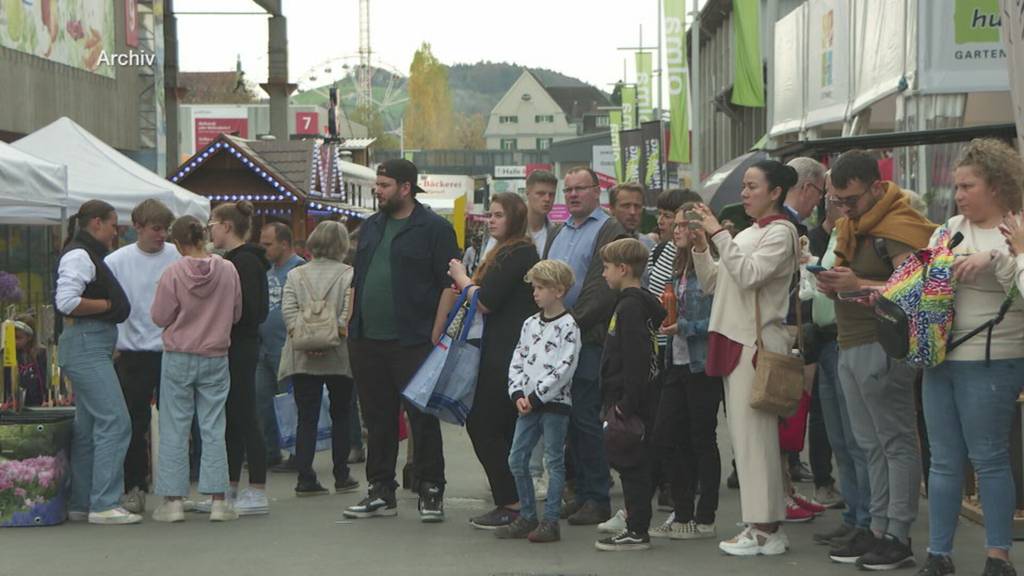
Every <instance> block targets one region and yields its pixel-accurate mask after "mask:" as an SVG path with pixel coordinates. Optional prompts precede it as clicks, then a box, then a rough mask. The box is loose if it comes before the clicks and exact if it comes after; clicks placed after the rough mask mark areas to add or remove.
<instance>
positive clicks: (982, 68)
mask: <svg viewBox="0 0 1024 576" xmlns="http://www.w3.org/2000/svg"><path fill="white" fill-rule="evenodd" d="M918 16H919V26H920V27H921V31H920V32H919V33H918V58H919V60H920V61H921V65H920V87H921V91H922V92H924V93H926V94H937V93H938V94H945V93H955V92H968V93H969V92H1002V91H1005V90H1007V89H1008V88H1009V80H1008V77H1007V68H1006V47H1005V46H1004V45H1003V43H1002V40H1001V39H1000V36H999V28H1000V24H1001V19H1002V18H1001V17H1002V14H1001V11H1000V8H999V0H930V1H929V2H922V3H920V4H919V5H918Z"/></svg>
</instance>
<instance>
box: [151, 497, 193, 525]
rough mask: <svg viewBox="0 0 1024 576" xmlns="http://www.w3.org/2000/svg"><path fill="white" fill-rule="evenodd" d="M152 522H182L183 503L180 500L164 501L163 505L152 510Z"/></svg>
mask: <svg viewBox="0 0 1024 576" xmlns="http://www.w3.org/2000/svg"><path fill="white" fill-rule="evenodd" d="M153 520H156V521H157V522H184V521H185V503H184V502H182V501H181V500H164V502H163V504H160V505H159V506H157V508H156V510H153Z"/></svg>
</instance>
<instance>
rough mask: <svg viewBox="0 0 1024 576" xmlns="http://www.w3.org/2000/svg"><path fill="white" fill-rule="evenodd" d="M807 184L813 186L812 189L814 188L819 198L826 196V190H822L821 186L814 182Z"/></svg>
mask: <svg viewBox="0 0 1024 576" xmlns="http://www.w3.org/2000/svg"><path fill="white" fill-rule="evenodd" d="M807 184H809V185H810V186H811V188H814V191H815V192H817V193H818V196H824V195H825V189H824V188H822V187H821V186H818V185H817V184H815V183H814V182H808V183H807Z"/></svg>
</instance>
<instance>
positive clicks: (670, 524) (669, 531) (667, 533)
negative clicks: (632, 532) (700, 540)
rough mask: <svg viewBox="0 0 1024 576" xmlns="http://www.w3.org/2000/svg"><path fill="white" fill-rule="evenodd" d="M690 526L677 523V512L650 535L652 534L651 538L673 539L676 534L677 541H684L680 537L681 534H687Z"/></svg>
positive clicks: (670, 515)
mask: <svg viewBox="0 0 1024 576" xmlns="http://www.w3.org/2000/svg"><path fill="white" fill-rule="evenodd" d="M689 526H690V525H689V524H683V523H681V522H676V515H675V512H673V513H672V514H669V516H668V518H666V519H665V521H664V522H662V523H661V525H660V526H656V527H654V528H651V530H650V531H649V532H648V534H650V536H651V538H673V534H676V536H675V539H676V540H682V538H680V537H679V534H682V533H683V532H685V531H686V529H687V528H688V527H689Z"/></svg>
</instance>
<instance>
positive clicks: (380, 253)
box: [344, 159, 459, 522]
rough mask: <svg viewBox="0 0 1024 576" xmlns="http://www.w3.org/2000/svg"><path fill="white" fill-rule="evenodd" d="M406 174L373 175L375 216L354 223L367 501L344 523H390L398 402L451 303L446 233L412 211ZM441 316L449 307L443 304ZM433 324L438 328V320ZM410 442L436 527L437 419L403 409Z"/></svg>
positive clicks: (355, 323)
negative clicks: (357, 230)
mask: <svg viewBox="0 0 1024 576" xmlns="http://www.w3.org/2000/svg"><path fill="white" fill-rule="evenodd" d="M417 178H418V173H417V170H416V166H415V165H414V164H413V163H412V162H409V161H408V160H403V159H395V160H388V161H387V162H384V163H383V164H381V165H380V166H379V167H378V168H377V189H376V197H377V205H378V207H379V210H378V212H377V213H376V214H374V215H373V216H371V217H370V218H368V219H367V220H366V222H364V223H363V225H362V227H361V230H360V234H359V243H358V245H357V247H356V256H355V281H354V283H353V288H354V290H355V298H356V301H355V307H354V311H353V312H354V313H353V316H352V321H351V324H350V330H349V333H350V340H349V350H350V354H351V358H352V369H353V372H354V376H355V381H356V386H357V387H358V391H359V402H360V404H362V407H363V416H364V417H365V422H366V429H367V432H368V438H367V460H366V480H367V484H368V485H369V487H370V488H369V493H368V494H367V497H366V498H364V499H363V500H362V501H361V502H360V503H358V504H356V505H354V506H350V507H348V508H347V509H346V510H345V512H344V514H345V516H346V517H348V518H370V517H374V516H395V515H396V514H397V512H398V511H397V504H396V501H395V490H396V489H397V488H398V483H397V482H395V465H396V461H397V459H398V413H399V408H400V400H401V393H402V390H403V389H404V388H405V386H406V385H407V384H408V383H409V380H410V379H411V378H412V376H413V375H414V374H415V373H416V370H417V369H418V368H419V366H420V364H422V362H423V360H424V359H425V358H426V357H427V355H428V354H429V353H430V350H431V347H432V342H433V341H434V340H436V336H435V334H436V333H438V332H439V331H440V329H439V327H438V324H439V322H437V314H436V310H437V309H438V306H439V304H441V302H440V301H441V300H442V298H451V297H452V292H451V290H446V288H448V287H449V286H450V285H451V279H450V278H449V277H448V263H449V262H450V261H451V260H452V259H453V258H458V257H459V247H458V244H457V243H456V240H455V230H454V229H453V228H452V225H451V224H449V223H448V221H447V220H445V219H444V218H442V217H441V216H438V215H437V214H435V213H434V212H432V211H430V210H429V209H427V208H426V207H424V206H423V205H422V204H420V203H419V202H417V201H416V194H417V193H418V192H422V191H423V190H422V189H421V188H420V187H419V186H418V185H417ZM444 304H446V305H445V306H443V309H445V310H447V309H448V308H449V307H450V306H449V305H447V304H449V303H447V302H445V303H444ZM442 320H443V319H442ZM406 411H407V412H408V414H409V421H410V424H411V426H412V435H413V437H414V438H415V439H416V457H415V459H414V462H413V466H414V473H415V479H416V482H417V484H418V492H419V495H420V499H419V513H420V519H421V520H422V521H423V522H440V521H443V520H444V506H443V496H444V485H445V478H444V452H443V448H442V444H441V426H440V423H439V422H438V420H437V418H435V417H433V416H430V415H427V414H424V413H422V412H420V411H419V410H417V409H416V408H414V407H412V406H411V405H408V404H407V405H406Z"/></svg>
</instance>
